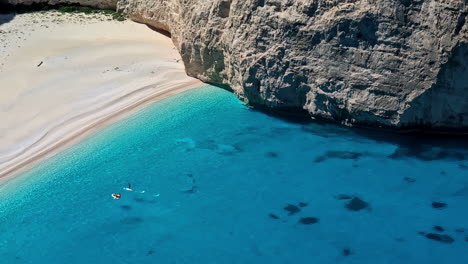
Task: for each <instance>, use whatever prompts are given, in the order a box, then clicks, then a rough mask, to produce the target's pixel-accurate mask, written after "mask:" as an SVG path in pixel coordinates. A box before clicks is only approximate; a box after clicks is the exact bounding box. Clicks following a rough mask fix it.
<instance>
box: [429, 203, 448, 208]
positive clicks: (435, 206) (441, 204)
mask: <svg viewBox="0 0 468 264" xmlns="http://www.w3.org/2000/svg"><path fill="white" fill-rule="evenodd" d="M432 207H433V208H435V209H444V208H445V207H447V204H446V203H441V202H432Z"/></svg>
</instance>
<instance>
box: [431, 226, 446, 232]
mask: <svg viewBox="0 0 468 264" xmlns="http://www.w3.org/2000/svg"><path fill="white" fill-rule="evenodd" d="M433 229H434V230H435V231H437V232H444V231H445V230H444V228H443V227H441V226H438V225H436V226H433Z"/></svg>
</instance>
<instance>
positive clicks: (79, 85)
mask: <svg viewBox="0 0 468 264" xmlns="http://www.w3.org/2000/svg"><path fill="white" fill-rule="evenodd" d="M1 16H2V17H1V18H2V24H1V25H0V30H1V32H0V33H1V34H0V41H1V43H2V45H0V46H1V47H0V56H1V58H0V60H1V65H0V86H1V87H2V94H1V96H0V109H1V111H0V120H2V122H1V124H0V177H2V178H5V177H6V176H9V175H13V174H14V173H15V172H16V171H18V170H20V169H22V168H28V167H31V165H32V164H37V161H40V160H44V159H45V158H47V157H50V156H52V155H54V154H56V153H57V152H58V151H60V150H63V149H64V148H65V147H67V146H70V145H71V144H73V143H76V142H78V141H79V139H82V138H84V137H85V136H86V135H89V134H90V133H92V132H95V131H97V130H98V129H99V128H100V127H103V126H105V125H106V124H110V123H112V122H115V120H118V119H119V118H122V117H125V116H127V115H128V114H130V113H132V112H134V111H136V110H138V109H141V107H143V106H145V105H148V104H149V103H151V102H154V101H157V100H159V99H161V98H164V97H167V96H170V95H172V94H175V93H177V92H181V91H184V90H186V89H189V88H193V87H196V86H199V85H200V82H199V81H198V80H195V79H193V78H191V77H188V76H187V75H186V74H185V71H184V67H183V63H182V62H181V61H180V56H179V54H178V52H177V51H176V50H175V48H174V46H173V44H172V41H171V40H170V39H169V38H168V37H166V36H164V35H162V34H160V33H157V32H155V31H153V30H151V29H150V28H148V27H147V26H145V25H142V24H138V23H135V22H131V21H128V20H127V21H124V22H120V21H115V20H112V19H110V18H109V17H108V16H104V15H100V14H95V15H86V14H80V13H77V14H69V13H65V14H62V13H59V12H51V11H49V12H47V13H26V14H18V15H16V16H12V15H1Z"/></svg>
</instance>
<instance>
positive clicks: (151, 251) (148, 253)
mask: <svg viewBox="0 0 468 264" xmlns="http://www.w3.org/2000/svg"><path fill="white" fill-rule="evenodd" d="M153 254H154V251H153V250H148V252H147V253H146V255H147V256H149V255H153Z"/></svg>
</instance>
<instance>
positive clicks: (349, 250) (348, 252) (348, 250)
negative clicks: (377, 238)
mask: <svg viewBox="0 0 468 264" xmlns="http://www.w3.org/2000/svg"><path fill="white" fill-rule="evenodd" d="M351 253H352V252H351V249H349V248H344V249H343V251H342V252H341V254H343V256H349V255H351Z"/></svg>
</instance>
